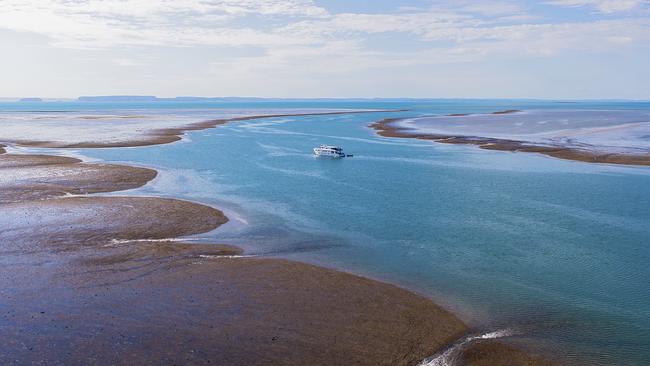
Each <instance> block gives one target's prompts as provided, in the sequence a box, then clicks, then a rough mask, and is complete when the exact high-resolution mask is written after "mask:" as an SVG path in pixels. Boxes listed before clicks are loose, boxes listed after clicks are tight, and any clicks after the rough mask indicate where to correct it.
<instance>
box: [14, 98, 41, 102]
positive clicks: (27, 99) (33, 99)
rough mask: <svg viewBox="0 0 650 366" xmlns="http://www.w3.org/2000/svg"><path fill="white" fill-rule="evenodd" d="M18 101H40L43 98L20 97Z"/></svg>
mask: <svg viewBox="0 0 650 366" xmlns="http://www.w3.org/2000/svg"><path fill="white" fill-rule="evenodd" d="M18 101H19V102H42V101H43V99H41V98H20V99H19V100H18Z"/></svg>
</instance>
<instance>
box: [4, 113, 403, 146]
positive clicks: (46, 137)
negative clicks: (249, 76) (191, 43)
mask: <svg viewBox="0 0 650 366" xmlns="http://www.w3.org/2000/svg"><path fill="white" fill-rule="evenodd" d="M373 112H396V111H392V110H391V111H386V110H381V111H380V110H334V111H329V110H316V111H309V110H296V111H293V110H287V112H286V113H277V112H275V113H274V112H272V111H269V112H267V113H266V114H259V113H260V112H257V113H258V114H255V113H252V112H248V113H246V112H242V111H231V112H229V113H226V112H223V113H222V114H224V117H223V118H216V119H206V120H204V121H201V122H193V121H195V120H196V118H197V117H191V116H175V117H174V118H172V117H166V116H151V115H132V114H124V115H67V114H63V115H48V114H46V113H42V114H43V115H36V116H34V115H29V116H25V115H16V116H12V115H0V125H2V126H3V128H2V130H0V141H2V142H5V143H10V144H14V145H17V146H31V147H49V148H108V147H135V146H149V145H159V144H167V143H171V142H174V141H179V140H181V138H182V135H183V134H184V133H185V132H187V131H196V130H204V129H208V128H213V127H216V126H218V125H222V124H225V123H228V122H237V121H246V120H252V119H261V118H282V117H298V116H321V115H339V114H358V113H373ZM29 118H31V119H29ZM192 118H193V119H192ZM35 126H36V127H37V128H40V133H39V134H38V136H39V137H38V138H34V135H35V134H34V131H33V128H34V127H35ZM161 126H164V127H161Z"/></svg>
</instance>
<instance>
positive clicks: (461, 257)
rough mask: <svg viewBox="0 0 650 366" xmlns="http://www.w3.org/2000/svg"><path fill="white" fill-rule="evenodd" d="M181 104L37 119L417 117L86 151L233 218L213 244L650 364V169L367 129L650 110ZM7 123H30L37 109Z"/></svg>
mask: <svg viewBox="0 0 650 366" xmlns="http://www.w3.org/2000/svg"><path fill="white" fill-rule="evenodd" d="M170 104H171V103H170ZM170 104H165V103H144V104H142V103H141V104H137V105H134V104H129V103H124V104H101V103H100V104H94V105H89V104H87V103H49V104H48V103H42V104H40V103H39V104H38V105H34V104H31V103H30V104H29V107H30V108H31V109H32V110H38V109H47V110H53V109H54V110H80V109H84V108H87V109H89V110H97V109H102V110H111V109H121V108H125V109H139V108H146V109H154V108H155V109H165V108H169V109H191V110H196V111H197V114H205V113H208V114H209V109H211V108H214V109H216V110H218V109H219V108H226V107H227V108H246V109H255V108H265V109H268V108H274V107H277V108H312V107H313V108H390V109H393V108H407V109H409V111H406V112H399V113H371V114H356V115H330V116H304V117H286V118H273V119H261V120H251V121H243V122H237V123H232V124H228V125H225V126H220V127H218V128H215V129H210V130H204V131H197V132H192V133H190V134H189V135H188V139H187V141H185V142H180V143H175V144H170V145H161V146H153V147H144V148H129V149H92V150H81V151H79V152H80V153H82V154H84V155H86V156H89V157H92V158H97V159H101V160H106V161H119V162H130V163H135V164H140V165H146V166H153V167H156V168H157V169H159V170H160V176H159V177H158V178H157V179H156V180H155V181H154V182H152V183H151V184H149V185H148V186H146V187H144V188H142V189H140V190H138V191H136V192H135V193H138V194H150V195H162V196H174V197H183V198H187V199H191V200H195V201H199V202H205V203H208V204H213V205H215V206H216V207H220V208H223V209H224V210H225V211H226V213H227V214H228V215H229V216H230V217H231V222H230V223H229V224H227V225H225V226H224V227H222V228H221V229H219V230H217V231H215V232H213V233H209V234H206V235H203V237H204V238H205V239H206V240H216V241H219V242H227V243H233V244H237V245H240V246H242V247H244V248H245V249H246V250H247V251H248V253H250V254H257V255H267V256H281V257H288V258H296V259H301V260H305V261H309V262H313V263H317V264H321V265H325V266H329V267H334V268H338V269H343V270H348V271H352V272H356V273H361V274H364V275H368V276H371V277H374V278H378V279H382V280H386V281H390V282H393V283H396V284H400V285H403V286H406V287H408V288H411V289H413V290H416V291H418V292H421V293H423V294H426V295H428V296H431V297H433V298H434V299H435V300H436V301H438V302H440V303H442V304H444V305H445V306H448V307H450V308H452V309H454V310H455V311H456V312H458V313H459V314H461V316H462V317H463V318H464V319H465V320H467V321H468V322H469V323H470V324H471V325H472V326H474V327H475V328H476V330H477V331H493V330H499V329H509V330H512V331H513V332H514V333H515V334H516V339H518V340H519V341H521V342H525V343H526V344H527V345H531V346H534V347H540V348H541V349H543V350H547V351H549V350H550V351H557V349H558V348H559V349H561V350H562V353H563V354H566V355H567V357H569V358H578V359H582V360H590V362H594V363H596V362H595V361H594V360H598V363H602V364H621V365H643V364H647V360H650V266H649V265H648V264H649V263H650V247H649V245H650V168H645V167H625V166H608V165H594V164H585V163H580V162H572V161H564V160H558V159H553V158H548V157H544V156H540V155H535V154H521V153H509V152H496V151H485V150H479V149H477V148H474V147H468V146H454V145H443V144H433V143H430V142H426V141H417V140H408V139H387V138H381V137H378V136H376V135H375V134H374V132H373V131H372V130H370V129H369V128H367V125H368V124H369V123H371V122H372V121H375V120H378V119H382V118H386V117H396V116H415V115H424V114H446V113H464V112H486V111H495V110H501V109H511V108H516V109H526V108H535V109H540V108H542V109H544V108H555V109H566V108H572V109H594V108H596V109H644V110H650V103H641V102H639V103H629V102H628V103H621V102H618V103H615V102H606V103H605V102H603V103H585V102H583V103H571V104H566V103H553V102H539V101H483V100H440V101H412V102H408V101H393V102H388V101H374V102H373V101H360V102H359V101H357V102H349V101H348V102H346V101H339V102H334V101H330V102H315V101H312V102H273V103H271V102H259V103H219V104H209V103H185V104H180V103H173V104H174V105H172V106H170ZM14 108H15V109H14ZM57 108H59V109H57ZM0 109H4V110H14V111H15V110H21V111H22V110H27V109H26V108H25V103H22V104H17V103H16V104H4V105H3V104H0ZM215 113H216V111H215ZM322 143H328V144H336V145H341V146H343V147H344V149H345V150H346V152H347V153H349V154H354V157H352V158H346V159H342V160H326V159H318V158H315V157H314V156H313V155H312V153H311V149H312V148H313V147H315V146H317V145H319V144H322Z"/></svg>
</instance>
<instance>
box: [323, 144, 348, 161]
mask: <svg viewBox="0 0 650 366" xmlns="http://www.w3.org/2000/svg"><path fill="white" fill-rule="evenodd" d="M314 154H316V156H327V157H330V158H344V157H346V155H345V153H344V152H343V149H342V148H340V147H338V146H332V145H320V146H319V147H315V148H314ZM348 156H351V155H348Z"/></svg>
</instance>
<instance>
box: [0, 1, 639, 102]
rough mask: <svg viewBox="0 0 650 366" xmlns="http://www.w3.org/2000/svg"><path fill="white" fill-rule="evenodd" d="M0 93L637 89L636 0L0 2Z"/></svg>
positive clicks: (532, 93) (612, 94)
mask: <svg viewBox="0 0 650 366" xmlns="http://www.w3.org/2000/svg"><path fill="white" fill-rule="evenodd" d="M0 47H1V48H0V97H76V96H80V95H157V96H162V97H171V96H189V95H192V96H259V97H305V98H307V97H309V98H311V97H340V98H345V97H417V98H550V99H601V98H613V99H646V100H650V0H543V1H509V0H494V1H490V0H488V1H470V0H456V1H446V0H443V1H433V0H0Z"/></svg>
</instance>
